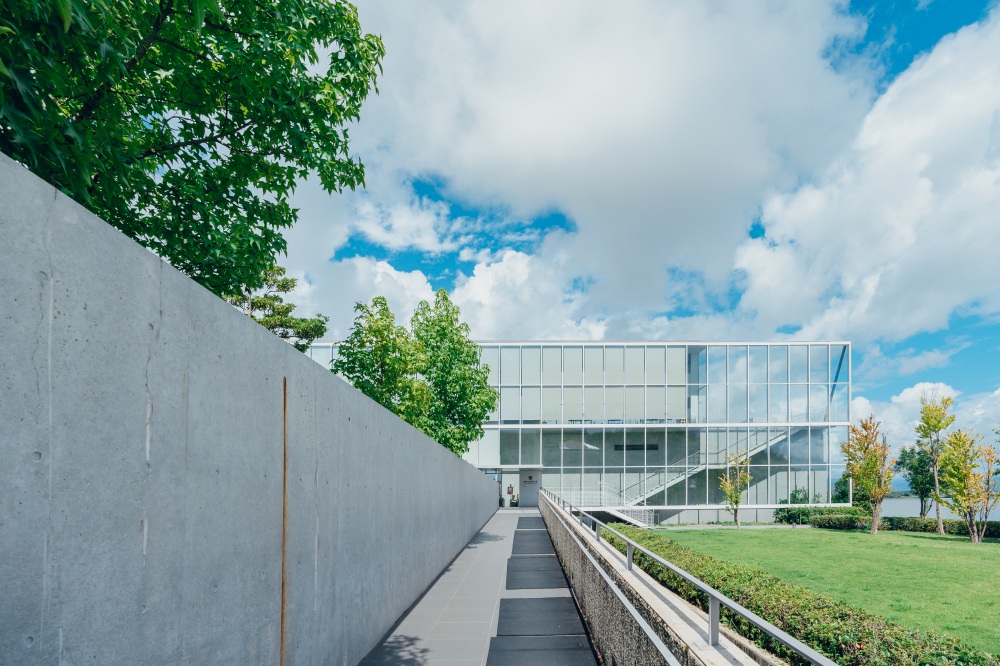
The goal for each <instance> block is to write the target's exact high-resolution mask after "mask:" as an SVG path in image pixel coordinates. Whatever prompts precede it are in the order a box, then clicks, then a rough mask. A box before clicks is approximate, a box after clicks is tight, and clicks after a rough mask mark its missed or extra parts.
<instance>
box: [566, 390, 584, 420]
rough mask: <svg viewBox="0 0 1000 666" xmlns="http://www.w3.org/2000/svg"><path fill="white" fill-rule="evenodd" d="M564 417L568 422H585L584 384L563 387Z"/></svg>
mask: <svg viewBox="0 0 1000 666" xmlns="http://www.w3.org/2000/svg"><path fill="white" fill-rule="evenodd" d="M563 419H564V420H565V421H566V423H581V422H583V387H582V386H567V387H565V388H564V389H563Z"/></svg>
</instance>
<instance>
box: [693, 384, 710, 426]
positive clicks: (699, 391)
mask: <svg viewBox="0 0 1000 666" xmlns="http://www.w3.org/2000/svg"><path fill="white" fill-rule="evenodd" d="M707 418H708V387H706V386H705V385H704V384H702V385H701V386H688V421H689V422H690V423H705V421H706V419H707Z"/></svg>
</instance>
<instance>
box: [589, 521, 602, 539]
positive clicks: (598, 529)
mask: <svg viewBox="0 0 1000 666" xmlns="http://www.w3.org/2000/svg"><path fill="white" fill-rule="evenodd" d="M590 520H591V521H592V522H593V523H594V536H595V537H597V540H598V541H600V540H601V524H600V523H599V522H597V520H596V519H594V518H593V517H591V519H590Z"/></svg>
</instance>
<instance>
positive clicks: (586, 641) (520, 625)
mask: <svg viewBox="0 0 1000 666" xmlns="http://www.w3.org/2000/svg"><path fill="white" fill-rule="evenodd" d="M506 581H507V582H506V586H505V589H504V590H503V591H502V592H501V596H500V612H499V617H498V621H497V635H496V636H494V637H493V638H491V639H490V647H489V655H488V658H487V662H486V663H487V666H508V665H510V666H515V665H516V666H533V665H535V664H538V665H540V666H561V665H563V664H565V665H567V666H570V665H572V666H576V665H584V666H585V665H587V664H593V665H594V666H597V663H598V662H597V658H596V656H595V655H594V649H593V646H592V645H591V642H590V638H589V637H588V635H587V630H586V627H585V625H584V623H583V619H582V618H581V616H580V611H579V609H578V608H577V606H576V601H575V600H574V599H573V596H572V593H571V592H570V588H569V584H568V583H567V581H566V576H565V575H564V574H563V571H562V567H561V566H560V565H559V560H558V559H557V558H556V554H555V549H554V548H553V547H552V540H551V539H550V538H549V533H548V531H547V530H546V529H545V523H544V522H543V521H542V519H541V517H536V516H521V517H520V518H518V521H517V528H516V529H515V531H514V543H513V547H512V550H511V556H510V558H508V560H507V575H506Z"/></svg>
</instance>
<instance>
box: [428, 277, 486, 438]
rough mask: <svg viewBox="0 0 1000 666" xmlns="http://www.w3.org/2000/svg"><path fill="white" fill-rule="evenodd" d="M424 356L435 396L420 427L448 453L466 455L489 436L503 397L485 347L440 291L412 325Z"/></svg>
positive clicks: (432, 396) (431, 392)
mask: <svg viewBox="0 0 1000 666" xmlns="http://www.w3.org/2000/svg"><path fill="white" fill-rule="evenodd" d="M410 329H411V330H412V331H413V338H414V341H415V342H416V343H417V346H418V349H419V351H420V356H419V358H420V359H422V364H421V365H420V366H419V367H418V371H419V373H420V375H421V376H422V377H423V378H424V380H425V381H426V382H427V386H428V388H429V390H430V405H429V409H428V410H427V411H426V412H425V414H424V417H423V418H422V419H421V421H420V424H419V425H418V427H419V428H420V429H421V430H423V431H424V432H426V433H427V434H428V435H430V436H431V437H432V438H433V439H435V440H437V441H438V442H440V443H441V444H442V445H443V446H444V447H445V448H448V449H450V450H452V451H454V452H455V453H456V454H458V455H462V454H463V453H465V452H466V451H468V450H469V442H474V441H476V440H477V439H480V438H482V436H483V422H484V421H486V417H487V416H488V415H489V413H490V412H491V411H493V408H494V407H495V406H496V402H497V400H498V399H499V395H498V393H497V391H496V389H494V388H493V387H491V386H490V384H489V369H488V368H485V367H483V366H482V365H480V363H479V353H480V348H479V345H477V344H476V343H474V342H473V341H472V340H471V339H469V336H470V334H471V333H470V331H469V325H468V324H466V323H465V322H463V321H462V320H461V312H460V311H459V309H458V306H457V305H455V304H454V303H452V302H451V299H450V298H449V297H448V292H447V291H445V290H444V289H439V290H438V291H437V293H435V294H434V304H433V305H430V304H429V303H427V301H421V302H420V303H419V304H418V305H417V309H416V310H415V311H414V313H413V318H412V319H411V321H410Z"/></svg>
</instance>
